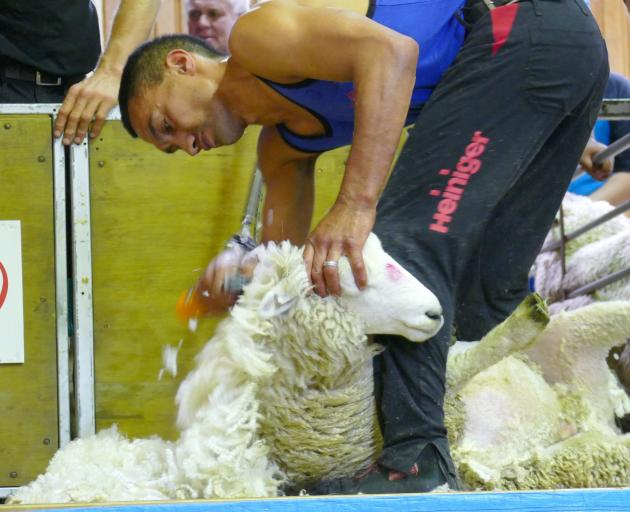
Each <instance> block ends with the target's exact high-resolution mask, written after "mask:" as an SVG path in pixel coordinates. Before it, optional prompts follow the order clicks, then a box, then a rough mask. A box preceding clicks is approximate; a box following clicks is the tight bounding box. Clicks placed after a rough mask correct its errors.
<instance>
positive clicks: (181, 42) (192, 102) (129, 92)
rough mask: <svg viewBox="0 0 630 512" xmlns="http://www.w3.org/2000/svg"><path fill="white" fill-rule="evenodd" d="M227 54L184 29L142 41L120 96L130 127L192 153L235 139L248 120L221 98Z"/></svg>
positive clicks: (126, 124) (164, 148) (152, 141)
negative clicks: (232, 110)
mask: <svg viewBox="0 0 630 512" xmlns="http://www.w3.org/2000/svg"><path fill="white" fill-rule="evenodd" d="M222 60H224V59H223V57H222V56H221V55H219V54H217V52H215V51H214V49H213V48H211V47H210V46H209V45H208V44H207V43H206V42H205V41H203V40H201V39H197V38H194V37H191V36H188V35H184V34H177V35H169V36H163V37H159V38H157V39H154V40H153V41H149V42H148V43H145V44H143V45H141V46H140V47H138V48H137V49H136V50H135V51H134V52H133V53H132V54H131V55H130V56H129V59H128V60H127V63H126V65H125V68H124V70H123V74H122V79H121V84H120V91H119V95H118V101H119V104H120V114H121V119H122V122H123V125H124V127H125V129H126V130H127V131H128V132H129V133H130V134H131V136H132V137H138V136H139V137H140V138H142V139H143V140H145V141H146V142H149V143H150V144H153V145H154V146H156V147H157V148H158V149H161V150H162V151H166V152H169V153H170V152H173V151H176V150H177V149H182V150H184V151H186V152H187V153H189V154H191V155H195V154H197V153H198V152H199V151H201V150H207V149H210V148H212V147H216V146H222V145H226V144H232V143H233V142H235V141H236V140H238V139H239V138H240V136H241V135H242V133H243V130H244V128H245V126H244V124H243V123H242V122H241V121H240V120H239V119H238V118H236V116H234V115H232V114H231V112H230V111H229V110H228V109H227V108H226V107H225V106H224V105H223V104H222V103H221V101H218V100H216V99H215V93H216V91H217V89H218V86H219V83H220V81H221V78H222V76H223V71H224V62H221V61H222Z"/></svg>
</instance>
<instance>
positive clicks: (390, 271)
mask: <svg viewBox="0 0 630 512" xmlns="http://www.w3.org/2000/svg"><path fill="white" fill-rule="evenodd" d="M385 268H386V269H387V275H388V276H389V278H390V279H391V280H392V281H399V280H400V279H401V278H402V276H403V273H402V270H401V269H400V267H397V266H396V265H394V264H393V263H387V264H386V265H385Z"/></svg>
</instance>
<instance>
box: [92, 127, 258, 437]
mask: <svg viewBox="0 0 630 512" xmlns="http://www.w3.org/2000/svg"><path fill="white" fill-rule="evenodd" d="M256 134H257V130H256V129H253V130H250V131H249V132H248V133H247V134H246V136H245V137H244V138H243V139H242V140H241V141H240V142H239V143H238V144H236V145H234V146H232V147H228V148H218V149H216V150H213V151H211V152H207V153H203V154H202V155H200V156H197V157H196V158H191V157H190V156H188V155H185V154H182V153H177V154H173V155H166V154H164V153H161V152H159V151H157V150H156V149H155V148H153V147H152V146H149V145H148V144H146V143H144V142H142V141H139V140H133V139H131V138H130V137H129V135H128V134H126V133H125V132H124V130H123V129H122V126H121V123H120V122H109V123H107V124H106V126H105V129H104V130H103V133H102V135H101V136H100V137H99V138H98V139H97V140H96V141H95V142H93V143H92V144H91V148H90V169H91V175H90V178H91V179H90V187H91V222H92V262H93V264H92V273H93V299H94V338H95V379H96V386H95V393H96V423H97V429H101V428H104V427H107V426H109V425H111V424H112V423H117V424H118V425H119V426H120V428H121V430H122V431H124V432H126V433H127V434H130V435H133V436H145V435H149V434H159V435H162V436H164V437H172V436H173V435H174V428H173V427H174V422H173V418H174V410H175V407H174V395H175V391H176V389H177V385H178V382H179V379H172V378H170V377H168V376H165V377H164V378H163V379H162V380H161V381H158V378H157V377H158V372H159V370H160V368H161V367H162V359H161V351H162V347H163V346H165V345H169V344H170V345H177V344H178V342H179V340H181V339H183V340H184V341H183V347H182V350H181V352H180V356H179V362H180V372H179V375H180V376H181V375H185V374H186V373H187V371H188V369H189V368H190V367H191V364H192V361H193V357H194V355H195V354H196V353H197V352H198V351H199V349H200V347H201V346H202V344H203V343H205V342H206V341H207V339H208V338H209V337H210V335H211V334H212V330H213V328H214V325H215V323H216V322H214V321H211V320H206V321H203V322H201V323H200V328H199V330H198V331H197V333H195V334H192V333H189V332H188V331H187V329H186V328H185V327H184V326H182V325H180V324H179V322H178V321H177V319H176V318H175V314H174V307H175V303H176V301H177V298H178V296H179V294H180V293H181V292H182V291H183V290H185V289H187V288H188V287H190V286H192V285H193V284H194V283H195V281H196V280H197V278H198V277H199V275H200V272H201V270H202V269H204V268H205V266H206V264H207V263H208V261H209V260H210V257H211V256H213V255H214V254H216V253H217V252H218V251H219V250H221V249H222V247H223V244H224V243H225V241H226V240H227V239H228V238H229V237H230V236H231V235H232V234H234V233H235V232H237V231H238V229H239V227H240V222H241V217H242V213H243V209H244V205H245V200H246V197H247V193H248V188H249V183H250V179H251V176H252V172H253V169H254V165H255V154H256V153H255V144H256Z"/></svg>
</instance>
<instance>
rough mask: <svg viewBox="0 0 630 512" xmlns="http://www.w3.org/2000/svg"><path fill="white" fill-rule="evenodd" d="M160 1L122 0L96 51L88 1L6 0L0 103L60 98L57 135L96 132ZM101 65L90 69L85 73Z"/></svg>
mask: <svg viewBox="0 0 630 512" xmlns="http://www.w3.org/2000/svg"><path fill="white" fill-rule="evenodd" d="M159 7H160V0H121V3H120V7H119V9H118V12H117V13H116V18H115V19H114V24H113V27H112V33H111V36H110V38H109V42H108V44H107V48H106V50H105V52H104V54H103V56H102V57H101V58H100V61H99V57H100V55H101V44H100V32H99V25H98V17H97V14H96V9H95V7H94V5H93V4H92V2H91V1H90V0H28V1H26V0H3V1H2V6H1V8H0V103H60V102H62V101H63V105H62V106H61V108H60V110H59V113H58V115H57V118H56V121H55V125H54V134H55V137H60V136H62V135H63V143H64V144H66V145H68V144H71V143H72V142H75V143H77V144H79V143H80V142H81V141H82V140H83V139H84V137H85V135H86V134H87V133H88V127H89V125H90V123H91V122H92V121H94V124H93V125H92V128H91V130H90V135H91V137H96V136H98V134H99V133H100V131H101V128H102V127H103V124H104V122H105V117H106V116H107V113H108V112H109V111H110V110H111V109H112V108H113V107H114V106H115V105H116V103H117V100H118V98H117V97H118V88H119V87H120V77H121V74H122V70H123V67H124V65H125V61H126V60H127V56H128V55H129V53H131V51H132V50H133V49H134V48H135V47H136V46H138V44H140V43H141V42H142V41H144V40H145V39H146V38H147V37H148V36H149V32H150V30H151V27H152V26H153V23H154V21H155V18H156V16H157V12H158V10H159ZM97 62H98V67H97V68H96V70H95V71H94V73H93V74H92V75H90V76H89V77H87V78H86V75H87V74H88V73H90V72H91V71H92V70H94V68H95V66H96V64H97Z"/></svg>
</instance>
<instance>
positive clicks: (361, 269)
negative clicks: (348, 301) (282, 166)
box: [304, 198, 376, 297]
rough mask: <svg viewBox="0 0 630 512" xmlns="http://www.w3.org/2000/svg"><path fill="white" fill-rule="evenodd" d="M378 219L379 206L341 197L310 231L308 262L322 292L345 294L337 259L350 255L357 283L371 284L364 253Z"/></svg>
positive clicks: (307, 245)
mask: <svg viewBox="0 0 630 512" xmlns="http://www.w3.org/2000/svg"><path fill="white" fill-rule="evenodd" d="M375 219H376V206H374V205H358V204H356V203H352V204H350V203H347V202H345V201H343V200H342V199H341V198H339V199H337V202H336V203H335V204H334V206H333V207H332V208H331V210H330V211H329V212H328V214H327V215H326V216H325V217H324V218H323V219H322V220H321V222H320V223H319V224H318V226H317V227H316V228H315V230H314V231H313V232H312V233H311V234H310V235H309V237H308V239H307V240H306V244H305V246H304V262H305V263H306V272H307V274H308V275H309V276H310V278H311V281H312V282H313V285H314V287H315V292H316V293H317V294H318V295H320V296H322V297H324V296H326V295H327V294H328V293H330V294H332V295H340V294H341V286H340V284H339V272H338V268H337V265H336V264H334V263H333V262H338V261H339V258H340V257H341V256H346V257H347V258H348V261H349V262H350V267H351V268H352V274H353V275H354V280H355V283H356V285H357V287H358V288H359V289H363V288H365V287H366V286H367V284H368V283H367V272H366V270H365V264H364V262H363V254H362V253H363V246H364V245H365V241H366V240H367V238H368V236H369V235H370V232H371V231H372V227H373V226H374V221H375Z"/></svg>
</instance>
